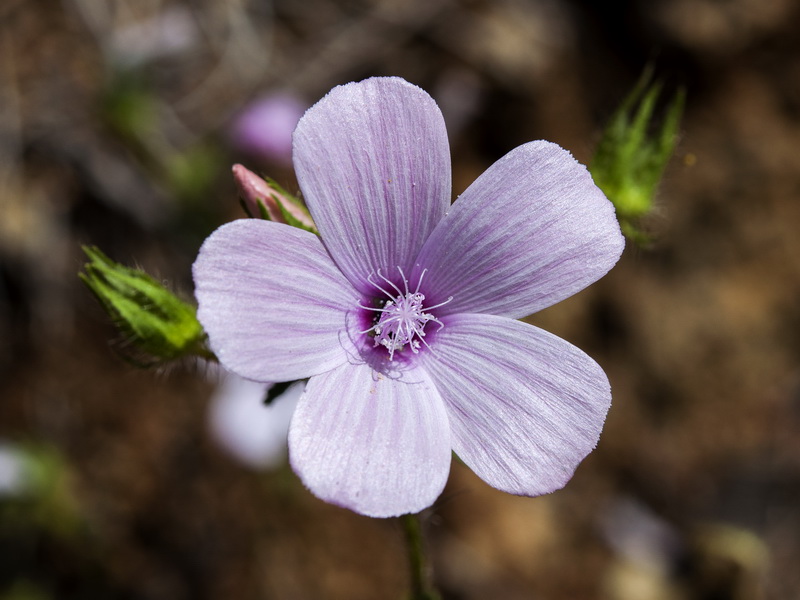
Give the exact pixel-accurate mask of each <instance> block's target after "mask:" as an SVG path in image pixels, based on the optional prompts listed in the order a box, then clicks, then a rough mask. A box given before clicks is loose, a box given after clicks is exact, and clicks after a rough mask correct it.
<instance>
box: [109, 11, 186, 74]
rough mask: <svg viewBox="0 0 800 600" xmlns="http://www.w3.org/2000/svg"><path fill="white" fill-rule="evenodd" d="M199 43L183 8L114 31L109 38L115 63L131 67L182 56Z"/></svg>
mask: <svg viewBox="0 0 800 600" xmlns="http://www.w3.org/2000/svg"><path fill="white" fill-rule="evenodd" d="M198 39H199V36H198V31H197V25H196V23H195V20H194V18H193V17H192V14H191V12H189V10H188V9H187V8H185V7H183V6H173V7H170V8H167V9H166V10H164V11H162V12H159V13H158V14H156V15H154V16H153V17H151V18H149V19H145V20H143V21H137V22H135V23H132V24H130V25H127V26H125V27H123V28H120V29H118V30H116V31H115V32H114V35H113V37H112V38H111V50H112V52H113V55H114V58H115V60H116V61H117V62H118V63H120V64H122V65H124V66H127V67H132V66H136V65H140V64H142V63H146V62H149V61H151V60H153V59H157V58H160V57H163V56H170V55H173V54H178V53H180V52H183V51H184V50H187V49H189V48H191V47H192V46H193V45H194V44H195V42H196V41H197V40H198Z"/></svg>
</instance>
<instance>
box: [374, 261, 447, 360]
mask: <svg viewBox="0 0 800 600" xmlns="http://www.w3.org/2000/svg"><path fill="white" fill-rule="evenodd" d="M397 270H398V271H399V273H400V277H401V278H402V285H403V288H402V289H401V288H400V287H399V286H398V285H396V284H395V283H394V282H393V281H392V280H391V279H389V278H387V277H385V276H384V275H383V274H382V273H381V272H380V270H379V271H378V273H377V275H378V277H379V278H380V279H381V280H383V283H381V282H379V281H375V280H374V279H373V277H372V275H370V276H369V277H368V278H367V279H368V281H369V282H370V283H371V284H372V285H373V286H374V287H375V288H376V289H377V290H378V291H379V292H380V293H381V295H379V296H378V297H377V298H375V301H374V304H375V305H376V306H361V308H363V309H365V310H369V311H372V312H373V313H374V315H373V317H372V326H371V327H370V328H369V329H367V330H365V331H362V333H365V334H370V335H372V336H373V337H374V344H373V345H374V346H375V347H377V346H383V347H384V348H386V349H387V350H388V352H389V360H393V359H394V354H395V352H401V351H403V350H404V349H405V348H409V349H410V350H411V352H413V353H414V354H417V353H419V351H420V348H421V347H422V346H423V345H424V346H425V347H429V346H428V343H427V342H426V341H425V326H426V325H427V324H428V323H430V322H433V323H436V324H437V325H438V326H439V329H441V328H442V327H444V323H442V322H441V321H440V320H439V319H437V318H436V316H434V314H433V313H431V310H433V309H435V308H438V307H440V306H442V305H443V304H447V303H448V302H450V301H451V300H452V299H453V298H452V296H451V297H450V298H448V299H447V300H445V301H444V302H441V303H439V304H436V305H435V306H428V307H426V306H425V304H424V302H425V294H423V293H421V292H420V291H419V288H420V285H421V284H422V278H423V277H424V276H425V271H422V274H421V275H420V277H419V281H417V286H416V288H415V289H414V291H413V292H412V291H410V290H409V286H408V279H407V278H406V276H405V273H403V270H402V269H401V268H400V267H397Z"/></svg>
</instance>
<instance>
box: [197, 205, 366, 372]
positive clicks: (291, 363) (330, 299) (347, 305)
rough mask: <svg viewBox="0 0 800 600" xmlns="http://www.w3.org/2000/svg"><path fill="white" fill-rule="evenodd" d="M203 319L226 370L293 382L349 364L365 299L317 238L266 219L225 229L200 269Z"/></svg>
mask: <svg viewBox="0 0 800 600" xmlns="http://www.w3.org/2000/svg"><path fill="white" fill-rule="evenodd" d="M193 271H194V282H195V288H196V289H195V295H196V296H197V302H198V310H197V317H198V319H199V320H200V323H201V324H202V325H203V327H204V328H205V330H206V333H208V336H209V340H210V343H211V348H212V350H213V351H214V352H215V354H216V355H217V358H219V360H220V362H221V363H222V364H223V365H224V366H225V368H226V369H228V370H230V371H233V372H234V373H237V374H239V375H241V376H242V377H246V378H248V379H254V380H256V381H267V382H274V381H290V380H292V379H301V378H304V377H308V376H310V375H315V374H317V373H322V372H324V371H328V370H330V369H333V368H334V367H337V366H339V365H341V364H343V363H344V362H346V361H347V350H346V349H347V348H349V347H348V346H347V344H348V343H349V341H348V340H347V339H346V337H345V336H344V335H343V333H342V332H343V331H344V329H345V322H346V312H347V311H348V310H353V309H355V308H356V306H357V304H358V302H359V295H358V294H357V293H356V291H355V290H354V289H353V287H352V286H351V285H350V284H349V283H348V281H347V280H346V279H345V278H344V277H343V276H342V274H341V273H340V272H339V270H338V269H337V268H336V265H334V264H333V261H332V260H331V259H330V256H329V255H328V253H327V252H326V251H325V248H323V246H322V243H320V241H319V239H318V238H317V236H315V235H313V234H311V233H308V232H305V231H301V230H299V229H295V228H294V227H289V226H288V225H282V224H280V223H272V222H270V221H263V220H260V219H243V220H240V221H234V222H232V223H228V224H226V225H223V226H222V227H220V228H219V229H217V230H216V231H215V232H214V233H212V234H211V236H210V237H209V238H208V239H207V240H206V241H205V242H204V243H203V246H202V247H201V248H200V253H199V255H198V257H197V260H196V261H195V263H194V268H193Z"/></svg>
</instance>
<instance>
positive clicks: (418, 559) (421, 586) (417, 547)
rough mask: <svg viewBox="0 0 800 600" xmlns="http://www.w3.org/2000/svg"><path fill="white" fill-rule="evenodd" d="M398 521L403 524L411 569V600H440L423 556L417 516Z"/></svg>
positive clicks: (406, 516)
mask: <svg viewBox="0 0 800 600" xmlns="http://www.w3.org/2000/svg"><path fill="white" fill-rule="evenodd" d="M400 520H401V522H402V523H403V532H404V533H405V537H406V545H407V546H408V561H409V566H410V567H411V600H441V596H440V595H439V592H438V591H436V588H435V587H434V586H433V583H431V571H432V569H431V566H430V564H428V561H427V556H426V554H425V547H424V546H425V544H424V541H423V539H422V527H421V526H420V519H419V515H403V516H402V517H400Z"/></svg>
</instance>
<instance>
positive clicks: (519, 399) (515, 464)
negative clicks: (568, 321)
mask: <svg viewBox="0 0 800 600" xmlns="http://www.w3.org/2000/svg"><path fill="white" fill-rule="evenodd" d="M442 322H443V323H444V327H443V328H442V329H441V330H440V331H439V332H438V333H437V335H436V338H435V341H434V343H433V348H432V351H431V352H425V353H420V357H421V358H422V360H423V363H422V365H423V366H424V368H425V370H426V371H427V372H428V374H429V375H430V377H431V379H432V380H433V382H434V383H435V384H436V387H437V389H438V390H439V393H440V394H441V396H442V398H443V399H444V402H445V404H446V406H447V409H448V415H449V418H450V429H451V435H452V441H453V450H455V452H456V454H458V455H459V457H461V459H462V460H463V461H464V462H465V463H466V464H467V465H469V467H470V468H471V469H472V470H473V471H475V473H477V474H478V476H479V477H481V478H482V479H483V480H484V481H486V482H487V483H488V484H489V485H491V486H493V487H496V488H498V489H500V490H503V491H506V492H510V493H512V494H520V495H525V496H536V495H539V494H546V493H549V492H552V491H554V490H556V489H559V488H561V487H563V486H564V484H566V482H567V481H568V480H569V479H570V477H572V474H573V472H574V471H575V468H576V467H577V466H578V464H579V463H580V462H581V460H583V458H584V457H585V456H586V455H587V454H588V453H589V452H591V450H592V449H593V448H594V447H595V445H596V443H597V440H598V438H599V436H600V431H601V430H602V428H603V422H604V420H605V416H606V413H607V412H608V408H609V406H610V403H611V391H610V388H609V385H608V379H607V378H606V376H605V373H603V370H602V369H601V368H600V367H599V366H598V365H597V363H595V362H594V361H593V360H592V359H591V358H589V357H588V356H587V355H586V354H584V353H583V352H582V351H581V350H579V349H578V348H576V347H575V346H573V345H571V344H569V343H567V342H565V341H564V340H562V339H560V338H558V337H556V336H554V335H552V334H550V333H547V332H546V331H543V330H541V329H538V328H536V327H534V326H532V325H528V324H526V323H522V322H520V321H514V320H512V319H508V318H506V317H496V316H493V315H478V314H462V315H451V316H448V317H445V318H444V319H442Z"/></svg>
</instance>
